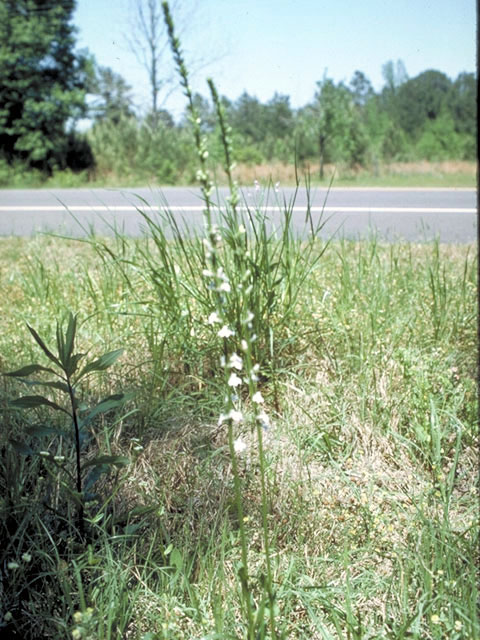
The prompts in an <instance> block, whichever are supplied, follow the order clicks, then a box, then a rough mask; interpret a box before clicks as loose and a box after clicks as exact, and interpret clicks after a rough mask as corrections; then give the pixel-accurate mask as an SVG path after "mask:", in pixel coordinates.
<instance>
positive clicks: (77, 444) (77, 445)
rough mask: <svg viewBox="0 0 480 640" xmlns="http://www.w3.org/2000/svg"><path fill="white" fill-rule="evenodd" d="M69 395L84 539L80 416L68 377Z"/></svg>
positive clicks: (79, 514) (79, 516) (80, 526)
mask: <svg viewBox="0 0 480 640" xmlns="http://www.w3.org/2000/svg"><path fill="white" fill-rule="evenodd" d="M67 386H68V395H69V396H70V403H71V405H72V418H73V425H74V427H75V454H76V460H77V480H76V485H77V493H78V494H79V499H80V506H79V508H78V528H79V531H80V535H81V537H82V538H83V537H84V534H85V523H84V509H83V496H82V461H81V457H80V427H79V425H78V416H77V411H76V409H75V393H74V390H73V387H72V385H71V383H70V379H69V378H68V377H67Z"/></svg>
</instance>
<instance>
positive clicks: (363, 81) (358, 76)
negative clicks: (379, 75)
mask: <svg viewBox="0 0 480 640" xmlns="http://www.w3.org/2000/svg"><path fill="white" fill-rule="evenodd" d="M350 88H351V92H352V96H353V102H354V104H355V105H356V106H357V107H364V106H365V105H366V104H367V102H368V101H369V100H370V98H371V97H372V96H373V95H374V91H373V87H372V83H371V82H370V80H369V79H368V78H367V76H366V75H365V74H364V73H363V71H358V70H357V71H355V73H354V74H353V77H352V79H351V80H350Z"/></svg>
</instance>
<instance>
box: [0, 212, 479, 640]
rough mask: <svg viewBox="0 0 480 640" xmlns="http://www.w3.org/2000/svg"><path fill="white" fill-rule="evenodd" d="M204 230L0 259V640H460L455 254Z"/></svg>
mask: <svg viewBox="0 0 480 640" xmlns="http://www.w3.org/2000/svg"><path fill="white" fill-rule="evenodd" d="M221 216H222V217H221V222H220V224H219V227H218V228H213V227H211V226H208V225H207V229H206V236H205V237H204V238H192V237H190V238H186V237H185V235H184V234H183V233H182V232H181V230H178V229H177V228H176V226H175V223H176V221H175V219H174V218H173V217H172V216H169V215H168V212H166V213H165V214H164V220H163V221H162V220H159V219H155V220H149V225H150V237H149V238H140V239H136V240H134V239H129V238H125V237H122V236H121V235H118V234H117V235H116V236H115V237H114V238H111V239H103V238H98V237H94V236H91V237H89V238H87V239H86V240H84V241H73V240H70V239H64V238H57V237H52V236H37V237H35V238H31V239H20V238H2V239H0V291H1V296H2V299H3V300H4V301H5V304H4V312H3V314H2V318H1V332H0V354H1V355H0V371H1V372H2V373H6V372H11V371H13V370H18V369H20V368H22V367H24V366H26V365H28V364H30V363H37V364H40V365H41V366H44V367H48V368H50V369H52V368H53V369H56V367H57V364H56V363H54V361H53V360H52V358H51V357H50V356H52V355H53V354H55V353H56V350H55V346H54V345H55V343H56V341H57V342H59V345H60V346H62V344H63V346H64V347H65V340H64V338H65V337H66V343H68V342H69V339H70V342H71V344H72V345H73V342H75V350H76V351H78V352H80V353H82V354H87V355H85V356H84V358H83V360H82V362H84V363H86V362H95V359H96V358H98V356H100V355H101V354H103V353H105V352H112V351H113V352H115V355H114V356H112V357H111V358H110V361H111V362H109V363H107V361H106V360H104V361H102V362H103V364H104V365H105V366H100V365H98V362H99V361H98V360H97V366H96V368H97V373H96V374H94V369H95V367H92V370H91V371H92V373H91V374H90V373H89V374H88V375H87V374H85V376H84V378H83V380H82V381H80V382H79V383H78V385H77V386H76V388H75V393H76V400H75V404H74V405H69V399H68V396H67V395H66V394H65V393H64V391H65V383H62V384H63V386H61V385H60V386H59V385H58V384H57V386H50V387H46V391H45V390H44V388H43V387H39V385H38V384H36V385H32V382H34V381H35V380H36V381H37V383H38V382H42V381H43V382H45V381H48V380H50V381H51V380H52V375H51V373H50V372H47V371H40V370H35V371H34V370H33V369H31V370H25V369H24V371H23V374H22V375H19V376H17V377H12V376H4V377H3V385H2V397H1V412H2V423H3V425H4V428H3V429H2V432H1V436H0V438H1V443H0V444H1V458H0V486H1V495H2V498H1V502H0V510H1V524H0V526H1V530H0V536H1V545H0V548H1V549H2V551H1V552H0V553H1V560H2V562H1V567H2V569H1V583H0V590H1V591H0V593H1V598H2V600H1V612H2V618H1V622H0V625H1V627H0V629H1V632H2V633H5V634H7V635H8V637H18V638H25V639H29V638H58V639H64V638H68V637H72V638H77V639H78V638H89V639H91V640H93V639H107V638H109V639H112V640H113V639H117V638H132V639H138V640H153V639H172V640H173V639H181V638H185V639H194V638H197V639H200V638H204V639H207V638H208V639H212V640H213V639H214V638H217V639H219V640H220V639H228V638H247V639H249V640H250V639H251V640H253V638H267V637H268V638H286V639H295V638H298V639H317V638H318V639H330V638H331V639H337V638H338V639H347V638H348V639H350V638H352V639H353V638H355V639H359V640H360V639H367V638H371V639H374V638H378V639H380V638H382V639H383V638H385V639H387V638H392V639H397V638H398V639H401V638H409V639H411V638H417V639H418V640H420V639H421V640H426V639H428V640H429V639H436V640H440V639H444V638H450V639H457V638H458V639H467V638H468V639H472V640H473V639H474V638H475V639H476V638H480V624H479V620H478V587H477V585H478V560H479V558H478V515H479V514H478V492H477V489H478V423H477V393H476V391H477V389H476V363H477V334H476V291H477V256H476V253H475V252H476V248H475V247H473V246H453V245H452V246H448V245H441V244H439V243H437V242H433V243H431V244H418V245H416V244H392V245H382V244H380V243H379V242H377V240H376V239H375V238H374V237H371V238H370V239H369V240H368V241H367V240H366V241H363V242H347V241H342V240H341V239H335V238H333V239H332V240H331V242H328V243H326V242H324V241H321V240H319V239H317V238H316V237H315V229H313V228H310V227H309V221H307V224H306V233H305V235H304V236H303V237H302V238H297V237H295V236H294V235H293V233H292V232H291V229H290V224H289V212H288V209H287V210H286V211H285V214H284V222H283V225H282V227H281V229H279V230H278V232H277V233H273V232H272V231H270V230H269V227H268V225H267V224H266V223H265V215H264V213H263V212H262V211H251V212H247V213H244V214H243V218H242V217H239V216H240V214H239V213H238V212H237V214H235V208H234V207H233V208H229V209H226V210H224V211H223V213H222V214H221ZM165 229H169V230H170V232H169V237H168V239H167V236H166V232H165ZM312 232H313V233H312ZM7 302H8V304H7ZM69 312H72V313H73V314H78V326H77V331H76V336H75V339H74V338H73V337H72V332H71V331H70V333H69V330H68V329H67V323H68V313H69ZM57 321H58V322H59V326H60V332H59V333H58V334H57V332H56V326H57V325H56V323H57ZM72 322H73V320H72V317H70V329H71V327H72V326H73V325H72ZM27 323H28V325H30V326H31V327H32V328H33V329H34V330H35V331H36V332H37V334H35V335H37V336H38V337H41V339H42V340H44V341H45V343H46V345H48V349H49V350H48V353H50V356H49V355H48V353H47V351H45V350H42V348H41V346H40V344H39V341H38V340H36V339H35V335H34V334H33V333H32V332H30V331H29V329H28V327H27ZM62 327H63V330H62ZM62 331H64V332H66V333H65V335H64V334H63V333H62ZM59 335H60V338H59V337H58V336H59ZM62 336H63V338H62ZM62 340H63V343H62ZM120 349H123V350H124V351H123V352H121V353H120V351H118V352H117V350H120ZM67 350H68V349H67ZM115 358H117V359H116V361H115V363H113V360H114V359H115ZM60 359H61V358H60ZM57 361H58V359H57ZM52 363H53V364H52ZM107 364H111V365H112V366H111V367H109V368H108V371H107ZM67 368H68V367H67ZM72 368H73V369H74V367H72ZM72 375H73V376H74V375H76V374H75V372H74V373H73V374H72ZM67 377H68V376H67ZM19 378H20V379H19ZM22 380H23V381H22ZM40 393H43V394H44V396H45V398H46V399H48V401H49V402H50V404H47V403H39V402H36V401H24V402H23V405H22V402H21V401H20V402H19V401H18V399H19V398H21V397H24V396H30V397H32V394H40ZM121 394H124V395H123V396H122V395H121ZM103 398H109V400H107V401H104V402H103V404H102V403H101V404H100V405H97V403H98V402H99V400H102V399H103ZM12 401H13V402H12ZM52 403H53V404H52ZM54 404H55V405H56V406H54ZM96 405H97V407H98V406H100V409H98V410H97V411H95V410H93V411H91V412H90V413H88V411H89V408H91V407H95V406H96ZM22 406H23V408H22ZM72 406H74V409H72ZM25 407H30V408H25ZM58 407H61V409H62V410H58ZM69 411H70V412H73V413H76V414H78V416H85V415H87V417H88V416H89V417H88V420H87V419H86V418H82V420H83V422H82V423H81V424H83V425H84V426H83V427H82V429H83V440H82V441H81V448H80V450H79V454H80V459H81V463H82V465H83V481H84V483H87V481H88V478H87V475H88V472H89V470H92V469H94V470H95V474H94V475H93V479H92V476H89V477H90V478H91V485H92V489H91V495H90V496H88V497H86V498H85V499H84V498H82V496H81V495H80V494H79V493H78V492H77V493H76V492H75V468H76V464H78V462H79V459H77V458H76V448H75V443H74V441H73V438H72V434H71V432H72V431H73V426H72V420H71V418H70V417H69V415H67V414H68V412H69ZM59 430H60V431H59ZM99 455H106V456H108V457H105V458H101V459H100V462H98V460H99V458H98V456H99ZM102 460H103V462H102ZM88 465H90V466H88ZM77 486H78V485H77ZM80 508H82V509H83V514H82V516H83V517H82V518H81V519H82V522H81V523H80V522H79V520H78V516H79V513H80V511H79V510H80Z"/></svg>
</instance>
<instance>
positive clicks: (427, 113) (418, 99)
mask: <svg viewBox="0 0 480 640" xmlns="http://www.w3.org/2000/svg"><path fill="white" fill-rule="evenodd" d="M451 85H452V83H451V81H450V79H449V78H448V76H446V75H445V74H444V73H442V72H441V71H435V70H428V71H424V72H423V73H420V74H419V75H418V76H416V77H415V78H411V79H410V80H407V82H405V83H404V84H402V86H401V87H400V88H399V90H398V93H397V95H396V98H395V102H396V115H397V121H398V123H399V124H400V126H401V127H402V129H403V130H404V131H405V132H406V133H407V134H408V135H409V136H411V137H412V138H414V139H417V138H418V136H419V134H420V133H421V131H422V129H423V128H424V126H425V125H426V123H427V122H428V121H429V120H435V119H436V118H438V116H439V115H440V113H441V111H442V110H443V108H444V107H445V106H446V98H447V96H448V95H449V93H450V90H451Z"/></svg>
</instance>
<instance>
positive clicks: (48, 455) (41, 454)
mask: <svg viewBox="0 0 480 640" xmlns="http://www.w3.org/2000/svg"><path fill="white" fill-rule="evenodd" d="M38 455H39V456H42V458H49V457H50V454H49V452H48V451H39V452H38Z"/></svg>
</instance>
